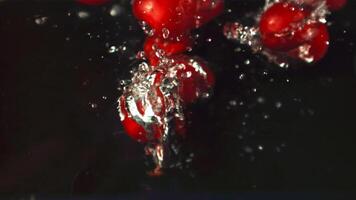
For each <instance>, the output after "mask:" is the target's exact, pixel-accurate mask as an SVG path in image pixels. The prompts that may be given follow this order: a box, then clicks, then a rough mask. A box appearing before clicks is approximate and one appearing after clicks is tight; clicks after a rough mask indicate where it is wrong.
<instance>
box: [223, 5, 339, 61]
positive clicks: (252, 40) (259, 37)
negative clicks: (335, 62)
mask: <svg viewBox="0 0 356 200" xmlns="http://www.w3.org/2000/svg"><path fill="white" fill-rule="evenodd" d="M345 4H346V0H274V1H267V3H266V6H265V8H264V10H262V12H261V13H259V14H257V16H258V17H257V19H256V24H257V25H256V26H254V27H248V26H243V25H242V24H240V23H239V22H235V23H227V24H226V25H225V27H224V34H225V36H226V37H227V38H229V39H234V40H237V41H239V42H241V43H243V44H247V45H249V46H251V47H252V49H253V50H254V51H257V52H262V53H263V54H265V55H267V57H268V58H270V60H271V61H275V62H276V63H279V64H281V66H284V65H285V64H286V63H288V62H286V61H288V60H290V59H291V58H292V59H295V60H300V61H303V62H307V63H312V62H316V61H319V60H320V59H321V58H323V57H324V56H325V54H326V52H327V50H328V46H329V33H328V29H327V25H326V22H327V21H326V19H325V17H326V15H327V14H328V13H329V10H338V9H340V8H341V7H343V6H344V5H345ZM282 64H283V65H282Z"/></svg>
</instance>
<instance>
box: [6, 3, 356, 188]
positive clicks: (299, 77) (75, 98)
mask: <svg viewBox="0 0 356 200" xmlns="http://www.w3.org/2000/svg"><path fill="white" fill-rule="evenodd" d="M261 2H262V1H257V0H254V1H227V6H226V7H227V9H231V11H232V12H226V13H224V14H223V15H222V16H221V17H219V18H218V19H216V20H215V21H213V22H211V23H210V24H208V25H206V26H204V27H203V28H201V29H200V30H197V31H196V32H195V34H199V36H200V37H199V39H198V40H197V46H196V47H195V48H194V50H193V52H191V53H190V54H192V55H198V56H200V57H202V58H204V59H205V60H207V61H208V62H209V63H210V64H211V68H212V69H213V71H214V72H215V74H216V77H217V85H216V88H215V95H214V97H213V98H212V99H211V100H209V101H207V102H201V103H199V104H197V105H195V106H193V107H192V108H191V110H192V112H193V113H194V117H193V120H192V124H193V125H192V127H191V129H190V132H191V133H190V134H191V136H192V137H191V139H190V140H191V141H190V145H189V148H190V150H191V151H193V152H194V154H195V160H194V163H193V165H192V166H191V168H189V169H186V170H177V171H172V172H168V173H167V174H166V175H165V176H163V177H158V178H157V177H156V178H151V177H149V176H147V175H146V172H147V170H148V168H147V167H146V165H145V164H144V158H143V147H142V146H141V145H140V144H137V143H136V142H135V141H132V140H131V139H129V138H128V137H127V136H126V135H125V133H124V132H123V130H122V127H121V125H120V121H119V116H118V113H117V111H116V106H117V105H116V99H117V98H118V96H119V95H120V91H119V90H118V89H117V88H118V87H119V82H120V80H124V79H128V78H129V77H130V76H129V71H130V69H131V68H132V67H133V66H135V65H134V64H132V63H135V61H134V57H135V54H136V53H137V52H138V51H139V50H141V48H142V42H143V39H144V37H145V36H144V35H143V33H142V31H141V29H140V27H139V26H138V24H137V21H136V20H135V19H134V18H133V17H132V16H131V10H130V3H129V1H124V0H122V1H120V0H118V1H113V3H109V4H107V5H105V6H102V7H87V6H83V5H79V4H77V3H74V2H71V1H29V0H28V1H27V0H26V1H25V0H23V1H4V2H1V3H0V49H1V53H0V55H1V57H0V83H1V84H0V95H1V96H0V98H1V104H0V192H1V193H2V194H14V193H21V194H32V193H35V194H36V193H41V194H56V195H70V194H122V193H143V194H145V193H149V192H157V191H163V192H180V191H186V192H197V191H198V192H199V191H200V192H203V191H206V192H207V191H210V192H218V193H219V192H226V191H229V192H236V191H351V190H354V189H356V183H355V180H356V170H355V153H356V151H355V139H356V137H355V134H356V125H355V124H356V116H355V113H356V91H355V88H356V72H355V71H356V64H355V62H356V54H355V53H356V52H355V43H354V42H355V41H354V35H355V33H356V26H355V24H354V21H353V19H354V18H355V17H356V16H355V14H354V10H355V8H356V5H355V2H354V1H349V4H348V6H347V7H346V8H345V9H344V10H341V11H339V12H336V13H333V14H332V15H331V16H329V21H330V22H331V26H330V27H329V30H330V34H331V38H332V41H331V45H330V50H329V53H328V54H327V56H326V57H325V59H323V60H322V61H321V62H319V63H318V64H315V65H304V64H300V63H295V64H294V65H293V67H292V68H291V69H288V70H285V69H280V68H278V67H277V66H275V65H273V64H270V63H268V62H267V61H266V59H265V58H264V57H263V56H259V55H254V54H251V52H250V51H249V50H248V48H245V47H243V46H240V45H239V44H236V43H234V42H231V41H227V40H226V39H224V37H223V36H222V34H221V25H222V24H223V23H224V22H225V21H232V20H236V19H242V20H243V16H245V15H246V13H249V12H253V11H256V10H257V9H258V8H259V7H260V6H261V5H262V3H261ZM113 5H118V6H119V7H120V8H121V9H120V11H121V12H120V14H119V15H118V16H115V17H112V16H110V15H109V11H110V9H111V8H112V6H113ZM79 11H85V12H87V13H89V14H90V16H89V17H88V18H85V19H82V18H79V17H78V12H79ZM41 17H48V19H47V20H46V21H45V23H43V24H40V25H39V24H36V23H35V21H36V19H40V18H41ZM209 38H210V39H211V42H208V39H209ZM111 46H116V47H119V48H118V51H117V52H115V53H109V52H108V50H109V48H110V47H111ZM238 47H239V48H241V51H236V48H238ZM246 60H249V61H250V64H246V63H247V62H246Z"/></svg>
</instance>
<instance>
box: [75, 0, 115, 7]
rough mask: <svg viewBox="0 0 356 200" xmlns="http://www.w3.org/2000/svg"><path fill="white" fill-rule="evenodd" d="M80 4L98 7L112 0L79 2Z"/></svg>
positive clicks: (80, 0) (83, 0)
mask: <svg viewBox="0 0 356 200" xmlns="http://www.w3.org/2000/svg"><path fill="white" fill-rule="evenodd" d="M77 1H78V2H79V3H82V4H86V5H91V6H98V5H102V4H105V3H107V2H109V1H111V0H77Z"/></svg>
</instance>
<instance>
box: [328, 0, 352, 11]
mask: <svg viewBox="0 0 356 200" xmlns="http://www.w3.org/2000/svg"><path fill="white" fill-rule="evenodd" d="M346 3H347V0H326V4H327V5H328V7H329V8H330V10H340V9H341V8H343V7H344V6H345V5H346Z"/></svg>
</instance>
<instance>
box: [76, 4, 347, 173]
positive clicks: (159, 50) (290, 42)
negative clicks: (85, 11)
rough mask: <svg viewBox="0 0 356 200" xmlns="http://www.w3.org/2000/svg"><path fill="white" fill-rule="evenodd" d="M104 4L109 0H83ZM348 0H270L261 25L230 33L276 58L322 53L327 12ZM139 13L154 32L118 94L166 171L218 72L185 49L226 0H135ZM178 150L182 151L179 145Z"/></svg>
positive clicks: (313, 57)
mask: <svg viewBox="0 0 356 200" xmlns="http://www.w3.org/2000/svg"><path fill="white" fill-rule="evenodd" d="M78 1H79V2H81V3H84V4H87V5H100V4H103V3H106V2H108V1H110V0H78ZM345 3H346V0H266V6H265V8H264V9H263V10H262V11H261V13H258V14H256V16H257V17H256V18H255V20H256V26H253V27H248V26H243V25H241V24H240V23H238V22H235V23H227V24H226V25H225V26H224V34H225V36H226V37H227V38H228V39H234V40H237V41H239V42H240V43H242V44H246V45H249V46H251V47H252V49H253V50H254V51H256V52H262V53H264V54H265V55H267V56H268V57H269V58H271V60H272V61H277V59H280V58H283V59H291V58H292V59H297V60H302V61H305V62H308V63H311V62H315V61H318V60H320V59H321V58H322V57H323V56H324V55H325V53H326V52H327V49H328V43H329V34H328V30H327V26H326V19H325V16H326V15H327V14H328V12H329V10H337V9H340V8H341V7H342V6H343V5H344V4H345ZM132 9H133V13H134V16H135V17H136V18H137V19H138V20H139V21H140V23H141V25H142V28H143V30H144V31H145V33H146V34H147V35H148V37H147V38H146V41H145V43H144V47H143V50H144V51H142V52H140V53H139V54H138V58H139V59H142V60H143V61H142V63H141V64H139V66H138V68H137V69H136V70H134V71H133V72H132V73H133V76H132V78H131V80H130V81H129V83H127V84H125V86H124V89H123V94H122V96H121V97H120V98H119V107H118V109H119V113H120V118H121V121H122V124H123V126H124V128H125V131H126V133H127V134H128V135H129V136H130V137H132V138H133V139H135V140H136V141H138V142H141V143H145V144H146V148H145V150H146V153H147V155H150V156H152V158H153V161H154V162H155V164H156V168H155V169H154V170H153V172H152V175H159V174H160V173H161V169H162V168H165V167H168V166H167V163H165V160H166V157H168V155H169V154H170V152H175V150H174V147H173V145H172V142H171V141H172V140H171V138H172V137H180V138H184V137H185V136H186V126H187V124H186V121H187V120H186V117H187V115H186V114H185V113H186V109H187V105H190V104H192V103H195V102H196V101H197V100H199V99H202V98H206V97H209V96H210V92H211V90H212V88H213V86H214V75H213V73H212V72H211V71H210V69H209V68H208V66H207V63H206V62H205V61H204V60H202V59H201V58H197V57H192V56H188V55H186V54H185V53H186V52H187V51H190V50H191V49H192V46H193V44H194V39H193V37H192V36H191V31H192V30H193V29H196V28H199V27H201V26H202V25H204V24H206V23H207V22H209V21H211V20H212V19H214V18H215V17H217V16H218V15H219V14H221V13H222V12H223V10H224V0H132ZM176 153H177V152H176Z"/></svg>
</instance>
